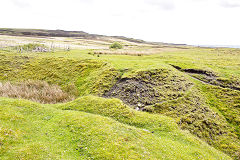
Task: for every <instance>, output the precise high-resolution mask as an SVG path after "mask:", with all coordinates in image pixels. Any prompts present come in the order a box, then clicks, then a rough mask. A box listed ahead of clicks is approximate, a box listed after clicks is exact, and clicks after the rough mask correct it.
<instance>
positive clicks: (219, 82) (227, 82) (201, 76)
mask: <svg viewBox="0 0 240 160" xmlns="http://www.w3.org/2000/svg"><path fill="white" fill-rule="evenodd" d="M171 66H173V67H174V68H176V69H177V70H179V71H182V72H186V73H188V74H189V75H190V76H192V77H193V78H195V79H197V80H200V81H202V82H203V83H207V84H210V85H215V86H220V87H222V88H229V89H233V90H237V91H240V82H239V81H238V80H237V79H234V78H233V79H226V78H222V77H219V76H217V75H216V74H215V73H213V72H210V71H206V70H201V69H182V68H181V67H179V66H175V65H171Z"/></svg>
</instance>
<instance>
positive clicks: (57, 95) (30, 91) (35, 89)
mask: <svg viewBox="0 0 240 160" xmlns="http://www.w3.org/2000/svg"><path fill="white" fill-rule="evenodd" d="M0 96H2V97H10V98H23V99H28V100H32V101H35V102H39V103H53V104H54V103H60V102H67V101H70V100H73V99H74V96H72V95H69V94H68V93H66V92H64V91H62V90H61V88H60V87H59V86H57V85H49V84H48V83H47V82H44V81H30V80H28V81H25V82H21V83H16V84H13V83H11V82H6V83H1V82H0Z"/></svg>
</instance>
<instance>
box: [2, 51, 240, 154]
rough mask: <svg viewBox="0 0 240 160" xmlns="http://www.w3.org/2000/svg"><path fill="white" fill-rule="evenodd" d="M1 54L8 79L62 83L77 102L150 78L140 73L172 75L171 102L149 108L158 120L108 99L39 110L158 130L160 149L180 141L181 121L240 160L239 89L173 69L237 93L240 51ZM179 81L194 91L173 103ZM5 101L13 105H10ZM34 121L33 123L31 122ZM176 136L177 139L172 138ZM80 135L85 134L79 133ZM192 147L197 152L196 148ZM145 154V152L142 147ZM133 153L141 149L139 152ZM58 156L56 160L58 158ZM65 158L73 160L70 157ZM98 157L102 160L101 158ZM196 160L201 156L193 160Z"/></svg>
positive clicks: (167, 98)
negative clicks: (208, 75)
mask: <svg viewBox="0 0 240 160" xmlns="http://www.w3.org/2000/svg"><path fill="white" fill-rule="evenodd" d="M1 52H2V53H1V54H0V56H1V59H0V71H1V72H0V80H1V81H12V82H16V81H25V80H28V79H31V80H42V81H47V82H48V83H50V84H57V85H59V86H61V88H62V89H63V90H64V91H67V92H70V93H72V94H74V95H78V96H85V95H95V96H96V95H99V96H101V95H102V94H103V93H104V92H106V91H108V90H109V89H110V88H111V87H112V86H113V85H114V84H115V83H116V82H118V80H119V78H120V77H121V78H136V77H138V78H139V77H140V78H141V77H144V75H140V76H139V73H143V74H144V73H148V72H149V71H153V70H166V71H168V73H169V74H167V75H166V80H167V82H166V84H169V88H168V89H167V90H163V91H162V92H163V95H164V97H165V101H164V103H156V104H153V105H152V106H148V107H150V110H151V111H153V113H155V114H158V115H153V114H146V113H141V112H135V111H133V110H129V108H128V107H126V106H124V105H123V104H122V103H121V102H120V101H119V100H117V99H113V100H106V99H102V98H98V97H92V96H87V97H80V98H79V99H77V100H75V101H73V102H69V103H66V104H58V105H46V106H47V107H46V106H45V105H37V106H41V107H43V108H44V111H43V112H46V113H47V112H48V111H47V110H46V111H45V109H46V108H47V109H49V112H50V110H51V112H54V113H56V114H60V113H59V112H61V114H60V115H61V116H63V115H65V114H66V113H68V114H70V113H71V114H72V113H74V114H86V113H84V112H88V115H91V116H99V117H101V118H102V117H104V118H106V117H108V118H107V119H108V120H109V118H110V119H111V121H114V122H116V123H120V124H121V125H123V126H128V127H129V126H131V127H135V129H136V130H142V129H147V130H149V131H150V132H152V131H154V133H153V134H152V135H153V136H154V137H155V138H156V137H157V138H156V139H158V140H155V139H154V140H153V139H152V140H151V141H153V142H154V141H156V142H159V143H160V141H159V137H161V136H164V137H168V138H169V140H170V139H171V140H174V139H175V136H174V135H175V131H176V130H179V129H178V128H177V126H176V124H175V123H174V122H173V120H174V121H176V122H177V124H178V126H179V127H180V128H181V129H184V130H188V131H189V132H190V133H191V134H193V135H195V136H197V137H199V138H201V139H202V140H203V141H205V142H207V143H208V144H210V145H211V146H213V147H215V148H216V149H219V150H221V151H223V152H225V153H227V154H228V155H230V156H231V157H232V158H234V159H239V157H240V152H239V151H240V138H239V116H240V115H239V114H240V113H239V105H240V101H239V94H240V92H239V91H233V90H231V89H222V88H221V87H217V86H214V85H208V84H205V83H202V82H200V81H199V80H196V79H193V78H191V76H194V75H189V74H187V73H184V72H181V71H179V70H177V69H175V68H174V67H172V66H171V65H176V66H179V67H181V68H182V69H199V70H205V71H208V72H212V73H214V74H215V75H216V76H217V79H218V80H220V81H222V82H223V84H224V85H225V86H231V85H234V86H236V87H239V86H240V83H239V82H240V63H239V62H240V51H239V50H237V49H207V48H206V49H202V48H190V49H186V50H181V51H175V52H163V53H159V54H155V55H148V56H129V55H99V56H98V55H93V54H88V53H89V52H93V51H92V50H71V51H70V52H64V51H59V52H54V53H23V54H21V55H16V54H12V53H9V52H6V51H1ZM169 77H170V78H169ZM178 77H183V78H184V79H185V80H186V82H189V83H192V84H193V87H192V88H191V89H189V90H187V91H186V92H183V93H182V97H181V98H178V99H174V98H172V96H173V95H174V94H170V93H172V90H171V89H173V88H174V87H178V86H176V83H175V82H176V81H178V80H179V78H178ZM195 77H200V78H202V77H203V76H201V75H196V76H195ZM203 78H204V77H203ZM213 84H214V83H213ZM180 87H181V86H180ZM177 92H178V91H177ZM174 93H175V92H174ZM5 101H13V100H10V99H6V100H5ZM6 103H7V102H6ZM118 107H119V108H118ZM14 109H15V108H14ZM14 109H13V110H14ZM66 110H67V111H66ZM70 110H71V111H70ZM17 113H18V112H16V114H17ZM43 114H44V113H43ZM162 115H165V116H168V117H171V118H173V119H171V118H167V117H165V116H162ZM9 116H10V115H9ZM161 117H164V118H161ZM65 118H66V117H65ZM101 118H100V119H101ZM33 119H34V118H33ZM70 119H71V118H70ZM113 119H114V120H113ZM164 119H165V120H164ZM28 122H29V123H30V120H29V121H28ZM155 122H156V123H155ZM54 123H55V122H54ZM56 123H57V121H56ZM69 123H70V121H69ZM93 123H95V122H93ZM104 123H105V121H104ZM106 123H107V122H106ZM159 123H161V126H162V127H159ZM169 123H170V124H169ZM24 125H26V124H24ZM24 125H23V126H24ZM55 125H56V124H55ZM96 125H100V126H101V125H104V124H101V123H96ZM31 127H32V126H29V128H31ZM105 127H106V128H107V126H103V127H102V128H105ZM169 127H170V128H169ZM60 128H61V127H60ZM120 128H121V127H120ZM123 128H124V127H123ZM162 128H163V129H162ZM173 130H174V134H172V133H173V132H172V131H173ZM134 131H135V130H134ZM7 132H8V131H7ZM57 132H59V130H57V131H56V133H57ZM79 132H80V131H79ZM79 132H78V134H80V133H79ZM101 132H103V131H99V132H98V133H99V134H100V133H101ZM116 132H118V131H116ZM126 132H127V131H126ZM170 132H171V133H170ZM177 132H179V133H180V132H181V134H178V135H176V137H178V138H176V139H175V140H179V141H181V143H182V144H181V145H182V146H185V147H188V146H189V144H188V142H187V141H188V138H183V137H184V136H186V135H185V134H186V133H182V131H180V130H179V131H177ZM108 133H109V134H113V133H115V131H114V132H111V133H110V132H108ZM190 133H188V134H187V135H188V136H191V134H190ZM17 134H18V130H16V136H17ZM34 134H36V135H37V134H38V133H37V131H36V132H34V133H33V134H32V135H31V136H34ZM126 134H130V132H129V133H128V132H127V133H126ZM131 134H132V132H131ZM134 134H135V133H134ZM117 135H118V134H117ZM180 135H181V136H180ZM182 135H184V136H182ZM31 136H30V137H31ZM118 136H119V135H118ZM188 136H187V137H188ZM132 137H134V136H132ZM141 138H143V137H141ZM14 139H15V138H14V136H13V137H12V138H9V139H8V141H12V140H14ZM143 139H144V138H143ZM143 139H142V140H143ZM134 140H135V142H137V141H136V139H134ZM57 141H58V140H56V143H57ZM66 141H67V140H66ZM110 141H111V140H109V141H108V142H109V143H110ZM147 141H148V140H147ZM36 142H38V140H36ZM39 142H40V141H39ZM185 142H186V143H185ZM18 143H20V142H17V144H18ZM58 143H59V142H58ZM66 143H67V142H66ZM87 143H89V144H90V142H86V144H87ZM101 143H104V142H103V141H101V142H99V143H98V145H100V144H101ZM141 143H145V142H141ZM146 144H147V145H150V146H151V145H153V146H154V145H158V143H157V144H155V143H152V142H151V143H150V140H149V143H148V142H146ZM186 144H187V145H186ZM64 145H65V144H64ZM64 145H63V146H64ZM114 145H115V143H114ZM181 145H176V146H181ZM169 146H170V145H169ZM169 146H168V147H169ZM135 147H137V146H135ZM155 147H156V148H157V149H156V150H154V149H152V148H151V149H148V151H146V152H147V153H148V152H149V154H152V155H156V156H155V157H154V156H153V157H150V159H154V158H155V159H157V158H159V159H161V158H162V159H164V157H161V156H163V155H164V154H165V155H167V153H170V151H171V150H172V149H171V150H168V151H167V152H165V153H161V155H160V157H158V155H157V150H158V149H160V148H158V147H157V146H155ZM168 147H167V148H168ZM29 148H31V147H29ZM39 148H41V147H39ZM53 148H54V147H53ZM133 148H134V147H133ZM170 148H171V147H170ZM180 148H181V147H180ZM190 148H192V146H191V145H190ZM193 148H194V147H193ZM203 148H204V147H203ZM125 149H126V148H125ZM125 149H123V151H122V154H120V153H119V154H117V153H116V156H117V155H119V156H121V155H124V154H125V153H124V152H127V151H128V152H129V154H127V153H126V154H125V155H135V150H134V149H132V148H127V149H126V150H125ZM46 150H48V149H46ZM53 150H54V149H53ZM138 150H141V149H139V148H138ZM187 150H188V149H187V148H186V151H187ZM203 150H204V149H203ZM203 150H202V151H203ZM93 151H95V150H94V149H93V148H91V149H90V151H89V152H91V154H89V156H92V153H93ZM132 151H134V153H133V152H132ZM29 152H30V151H29ZM114 152H115V151H114ZM130 152H131V154H130ZM54 153H55V152H54ZM61 153H62V152H61ZM72 153H73V152H71V153H69V154H68V155H69V156H71V155H74V154H72ZM84 153H85V152H84ZM107 153H109V155H111V154H113V153H112V152H111V151H109V152H107ZM178 153H179V152H178V151H177V150H174V149H173V150H172V154H175V155H176V157H177V155H179V154H178ZM43 154H44V153H43V152H42V155H43ZM46 154H47V151H46ZM99 154H100V153H99ZM159 154H160V153H159ZM136 155H137V154H136ZM196 155H198V154H196ZM199 155H202V157H201V156H200V158H199V159H213V158H211V157H209V156H207V155H204V156H203V153H202V152H199ZM53 156H56V154H53ZM188 156H189V155H188ZM109 157H111V156H109ZM52 158H53V159H54V158H55V157H52ZM57 158H59V157H57ZM60 158H63V159H68V157H60ZM71 158H72V157H70V159H71ZM94 158H95V159H97V158H99V157H97V158H96V157H94ZM114 158H116V159H117V158H118V157H113V159H114ZM121 158H124V157H121ZM121 158H120V159H121ZM128 158H129V159H134V158H135V159H144V157H141V156H140V157H138V156H136V157H128ZM173 158H174V157H173ZM180 158H181V157H178V159H180ZM184 158H185V159H192V158H191V157H187V156H186V157H185V156H184ZM73 159H74V158H73ZM83 159H84V158H83ZM99 159H101V158H99ZM165 159H166V157H165ZM169 159H171V158H169ZM193 159H197V158H196V157H193ZM219 159H221V158H219Z"/></svg>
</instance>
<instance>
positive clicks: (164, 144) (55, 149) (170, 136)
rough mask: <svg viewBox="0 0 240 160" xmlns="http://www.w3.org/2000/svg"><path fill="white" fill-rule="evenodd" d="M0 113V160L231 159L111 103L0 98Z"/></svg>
mask: <svg viewBox="0 0 240 160" xmlns="http://www.w3.org/2000/svg"><path fill="white" fill-rule="evenodd" d="M98 106H100V107H98ZM67 107H68V109H71V110H66V109H67ZM62 109H65V110H62ZM122 109H123V110H122ZM80 110H81V111H80ZM84 110H85V111H86V112H88V113H86V112H84ZM0 113H1V114H0V115H1V116H0V121H1V123H0V143H1V145H0V159H186V160H188V159H231V158H230V157H228V156H227V155H225V154H223V153H221V152H220V151H218V150H216V149H214V148H212V147H210V146H209V145H207V144H206V143H205V142H203V141H201V140H199V139H198V138H195V137H194V136H192V135H191V134H189V133H186V132H183V131H181V130H179V129H178V127H177V125H176V123H174V121H173V120H172V119H171V118H168V117H165V116H160V115H151V114H148V113H143V112H136V111H134V110H131V109H130V108H129V107H127V106H125V105H124V104H123V103H122V102H121V101H119V100H117V99H112V100H108V99H103V98H98V97H93V96H88V97H82V98H80V99H77V100H75V101H73V102H71V103H67V104H61V105H40V104H37V103H33V102H29V101H26V100H13V99H8V98H0ZM92 113H93V114H92ZM97 113H101V115H97ZM116 113H118V114H116ZM119 114H120V115H125V116H119ZM103 115H105V116H103ZM110 117H111V118H110ZM114 119H115V120H114ZM159 123H160V124H161V126H160V125H159ZM143 124H145V125H143ZM145 126H150V127H149V128H145ZM153 129H154V131H155V132H154V133H151V132H150V131H148V130H151V131H152V130H153Z"/></svg>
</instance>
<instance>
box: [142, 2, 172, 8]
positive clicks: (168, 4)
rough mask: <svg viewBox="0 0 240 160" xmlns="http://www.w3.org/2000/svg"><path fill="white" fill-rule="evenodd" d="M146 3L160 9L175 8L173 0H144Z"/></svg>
mask: <svg viewBox="0 0 240 160" xmlns="http://www.w3.org/2000/svg"><path fill="white" fill-rule="evenodd" d="M144 1H145V3H147V4H149V5H152V6H155V7H157V8H159V9H164V10H172V9H174V8H175V4H174V2H173V0H144Z"/></svg>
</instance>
